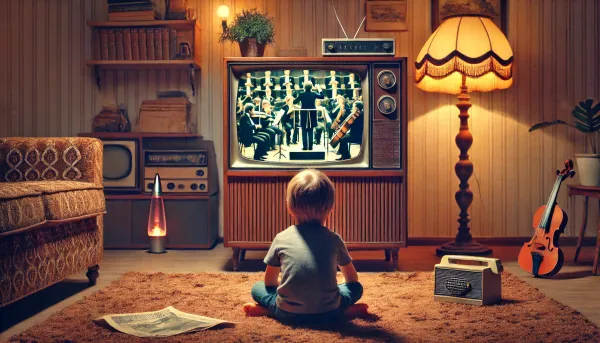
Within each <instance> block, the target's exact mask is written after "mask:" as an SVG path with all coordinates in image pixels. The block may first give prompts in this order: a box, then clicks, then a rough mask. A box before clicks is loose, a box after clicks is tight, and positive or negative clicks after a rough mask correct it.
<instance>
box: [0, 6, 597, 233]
mask: <svg viewBox="0 0 600 343" xmlns="http://www.w3.org/2000/svg"><path fill="white" fill-rule="evenodd" d="M188 3H189V4H190V6H191V7H195V8H196V9H197V13H198V18H199V20H200V23H201V27H202V42H203V44H202V47H201V49H202V51H201V59H202V70H201V71H200V73H199V75H200V76H199V87H200V89H199V92H198V93H197V95H196V96H195V97H193V101H194V103H195V105H194V107H193V111H194V113H195V119H196V120H197V122H198V123H199V125H198V126H199V131H200V133H201V134H202V135H203V136H204V137H205V139H208V140H212V141H214V142H215V148H216V153H217V156H219V157H221V156H222V153H223V147H222V144H221V142H222V121H221V113H222V109H221V106H222V97H223V94H222V91H221V90H222V77H221V76H222V68H223V63H222V58H223V57H225V56H239V54H240V52H239V48H238V47H237V45H234V44H229V43H227V44H219V43H218V41H217V40H218V35H219V33H220V31H221V23H220V19H219V18H217V16H216V9H217V7H218V6H220V5H221V4H226V5H228V6H229V7H230V9H231V13H232V14H231V16H230V20H231V19H233V13H236V12H239V11H241V10H242V9H243V8H252V7H257V8H258V9H260V10H267V11H268V12H269V13H270V14H271V15H273V16H274V17H275V18H276V43H275V44H274V45H273V46H271V47H269V48H268V49H267V52H266V54H267V55H268V56H276V55H277V51H278V50H293V51H301V52H303V51H304V49H305V50H306V54H307V56H319V55H320V51H319V46H320V41H321V38H324V37H343V33H342V31H341V29H340V28H339V26H338V23H337V21H336V20H335V16H334V13H333V8H332V7H331V5H330V4H329V1H321V0H188ZM334 4H335V5H336V9H337V11H338V14H339V16H340V20H341V22H342V23H343V24H344V26H345V28H346V32H347V34H348V35H350V36H352V35H354V32H356V29H357V28H358V25H359V23H360V20H361V19H362V16H363V15H364V0H334ZM508 7H509V10H508V12H509V13H508V14H509V17H508V39H509V42H510V43H511V46H512V47H513V50H514V53H515V72H514V78H515V79H514V80H515V81H514V85H513V86H512V87H511V88H510V89H508V90H506V91H499V92H493V93H483V94H481V93H480V94H478V93H474V94H472V102H473V107H472V108H471V111H470V113H471V120H470V124H471V132H472V134H473V137H474V144H473V147H472V148H471V150H470V154H471V160H472V161H473V163H474V166H475V174H474V177H472V178H471V188H472V191H473V193H474V195H475V199H474V201H473V204H472V205H471V209H470V213H471V217H472V222H471V224H472V228H473V234H474V235H475V236H530V233H531V220H532V216H533V212H534V211H535V209H536V208H537V207H538V206H539V205H541V204H542V203H543V202H545V201H546V198H547V196H548V193H549V192H550V190H551V188H552V184H553V180H554V177H555V175H554V170H555V169H556V168H558V167H560V166H561V165H562V161H563V160H564V159H565V158H569V157H570V158H574V154H575V152H580V151H581V152H582V151H584V150H585V149H586V146H585V142H584V141H583V137H582V136H581V135H579V134H578V132H576V131H575V130H573V129H571V128H566V127H557V128H551V129H546V130H543V131H538V132H534V133H529V132H527V129H528V128H529V126H531V125H532V124H534V123H536V122H538V121H540V120H554V119H562V120H565V121H570V120H571V116H570V110H571V108H572V107H573V106H574V104H575V103H576V102H577V101H579V100H581V99H584V98H587V97H593V98H595V99H597V100H600V70H599V69H600V67H599V65H598V63H597V61H598V60H600V21H598V20H597V18H598V17H600V1H597V0H569V1H566V0H510V1H509V6H508ZM430 10H431V8H430V1H428V0H410V1H409V6H408V21H409V22H408V31H405V32H397V33H377V32H364V31H362V30H361V32H360V33H359V37H377V36H379V37H395V38H396V42H397V45H398V54H399V56H407V57H408V67H409V68H408V69H409V75H408V78H409V79H408V85H409V88H408V116H409V127H408V132H409V136H408V159H409V161H408V166H409V171H408V175H409V178H408V194H409V197H408V199H409V200H408V206H409V211H408V221H409V236H411V237H423V236H428V237H436V236H453V235H454V234H455V230H456V227H457V223H456V218H457V214H458V207H457V205H456V203H455V201H454V192H455V191H456V190H457V188H458V179H457V178H456V176H455V175H454V168H453V166H454V163H455V162H456V161H457V160H458V149H457V148H456V147H455V146H454V142H453V139H454V136H455V135H456V133H457V132H458V125H459V121H458V117H457V115H458V109H456V107H455V106H454V103H455V102H456V99H455V98H454V97H453V96H450V95H442V94H433V93H426V92H423V91H421V90H418V89H417V88H416V87H415V86H414V84H413V81H412V78H413V71H412V66H413V65H414V64H413V62H414V57H415V56H416V55H417V54H418V53H419V51H420V49H421V47H422V45H423V44H424V43H425V41H426V40H427V38H428V37H429V35H430V34H431V24H430ZM106 18H107V14H106V1H105V0H93V1H78V0H69V1H67V0H65V1H54V0H28V1H21V0H7V1H1V2H0V29H1V30H2V32H3V34H2V35H0V51H2V53H1V54H0V119H1V121H0V136H25V135H31V136H65V135H76V134H78V133H80V132H84V131H89V130H90V128H91V121H92V118H93V116H94V115H95V114H96V113H98V111H99V110H100V108H101V106H102V104H103V103H105V102H117V103H124V104H126V105H127V108H128V110H129V115H130V118H131V119H132V121H134V122H135V120H136V118H137V112H138V109H139V106H140V103H141V101H142V100H144V99H151V98H155V97H156V91H157V90H165V89H181V90H188V87H187V74H185V73H181V72H177V71H116V72H115V71H106V72H103V75H102V76H103V81H102V89H101V90H100V91H99V90H98V89H97V88H96V86H95V83H94V78H93V75H92V72H91V71H90V69H89V68H87V67H86V66H85V60H86V59H91V57H92V49H91V30H90V29H89V28H88V27H87V26H86V24H85V22H86V20H95V21H101V20H106ZM220 179H221V180H222V177H220ZM577 182H578V179H577V177H575V179H574V180H570V181H569V183H577ZM558 201H559V203H560V204H561V206H562V207H563V208H564V209H565V211H567V213H568V214H569V218H570V221H569V224H568V225H567V229H566V233H565V235H567V236H574V235H576V234H577V232H576V231H577V229H578V228H579V226H580V224H581V211H579V210H578V211H575V209H576V208H577V207H578V206H579V207H580V206H581V205H582V204H583V200H582V199H580V198H578V199H575V198H573V199H569V198H568V197H567V192H566V191H564V190H563V191H562V192H561V194H560V196H559V199H558ZM594 203H595V202H592V204H590V208H592V209H596V208H598V206H595V204H594ZM589 221H590V222H589V225H591V226H592V227H593V226H594V225H595V224H596V223H597V221H598V211H597V210H595V211H590V218H589ZM591 231H593V230H591ZM590 235H593V233H590Z"/></svg>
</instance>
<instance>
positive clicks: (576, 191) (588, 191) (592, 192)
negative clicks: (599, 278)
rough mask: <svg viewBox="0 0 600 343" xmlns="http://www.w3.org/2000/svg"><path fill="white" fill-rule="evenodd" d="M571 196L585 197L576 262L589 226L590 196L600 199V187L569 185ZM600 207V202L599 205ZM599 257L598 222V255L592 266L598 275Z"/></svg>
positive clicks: (599, 238) (574, 259)
mask: <svg viewBox="0 0 600 343" xmlns="http://www.w3.org/2000/svg"><path fill="white" fill-rule="evenodd" d="M568 187H569V196H572V195H582V196H584V197H585V202H584V204H583V219H582V220H583V221H582V223H581V229H580V231H579V239H578V240H577V249H576V250H575V258H573V261H574V262H577V258H578V257H579V250H581V244H582V243H583V235H584V234H585V227H586V226H587V219H588V203H589V200H590V197H592V198H596V199H599V200H600V187H590V186H581V185H569V186H568ZM598 208H599V209H600V204H599V206H598ZM598 259H600V223H598V239H597V240H596V255H594V266H593V267H592V274H594V275H596V274H597V272H598Z"/></svg>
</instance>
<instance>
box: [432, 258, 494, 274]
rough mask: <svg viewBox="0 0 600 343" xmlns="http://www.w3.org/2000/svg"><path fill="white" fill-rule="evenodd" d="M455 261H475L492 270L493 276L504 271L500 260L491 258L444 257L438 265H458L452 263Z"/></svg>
mask: <svg viewBox="0 0 600 343" xmlns="http://www.w3.org/2000/svg"><path fill="white" fill-rule="evenodd" d="M456 261H476V262H480V263H482V264H483V263H485V264H486V265H487V266H488V267H490V268H491V269H492V272H494V274H498V273H499V272H501V271H503V270H504V267H502V262H500V260H499V259H497V258H491V257H479V256H463V255H445V256H443V257H442V261H441V262H440V264H444V265H449V264H458V263H454V262H456Z"/></svg>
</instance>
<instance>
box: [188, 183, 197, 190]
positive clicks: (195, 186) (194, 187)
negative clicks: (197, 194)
mask: <svg viewBox="0 0 600 343" xmlns="http://www.w3.org/2000/svg"><path fill="white" fill-rule="evenodd" d="M190 188H191V189H192V190H193V191H195V190H196V189H198V185H197V184H195V183H192V184H191V185H190Z"/></svg>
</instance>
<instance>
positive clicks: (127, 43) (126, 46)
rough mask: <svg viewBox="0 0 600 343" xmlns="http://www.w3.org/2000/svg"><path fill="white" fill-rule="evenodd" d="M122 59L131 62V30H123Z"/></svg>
mask: <svg viewBox="0 0 600 343" xmlns="http://www.w3.org/2000/svg"><path fill="white" fill-rule="evenodd" d="M123 57H124V58H125V60H128V61H130V60H131V29H123Z"/></svg>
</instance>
